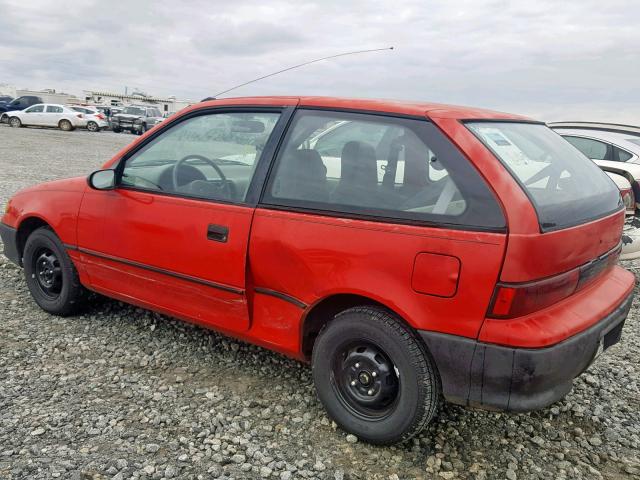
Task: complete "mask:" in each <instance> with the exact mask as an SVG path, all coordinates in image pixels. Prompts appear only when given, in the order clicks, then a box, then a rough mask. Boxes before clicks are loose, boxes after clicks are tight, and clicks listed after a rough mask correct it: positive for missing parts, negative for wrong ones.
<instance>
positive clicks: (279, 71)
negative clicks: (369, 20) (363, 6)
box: [203, 47, 393, 101]
mask: <svg viewBox="0 0 640 480" xmlns="http://www.w3.org/2000/svg"><path fill="white" fill-rule="evenodd" d="M385 50H393V47H385V48H372V49H369V50H355V51H353V52H345V53H338V54H337V55H329V56H328V57H322V58H316V59H315V60H310V61H308V62H304V63H299V64H298V65H294V66H292V67H287V68H283V69H282V70H278V71H277V72H273V73H270V74H268V75H263V76H262V77H258V78H254V79H253V80H249V81H248V82H244V83H241V84H240V85H236V86H235V87H231V88H229V89H227V90H224V91H222V92H220V93H216V94H215V95H214V96H213V97H207V98H205V99H204V100H203V101H206V100H215V99H216V97H219V96H220V95H223V94H225V93H228V92H230V91H232V90H235V89H237V88H240V87H244V86H245V85H249V84H250V83H254V82H257V81H259V80H264V79H265V78H269V77H273V76H274V75H278V74H279V73H284V72H288V71H289V70H293V69H294V68H300V67H304V66H305V65H310V64H312V63H316V62H321V61H323V60H329V59H331V58H337V57H345V56H347V55H356V54H359V53H371V52H382V51H385Z"/></svg>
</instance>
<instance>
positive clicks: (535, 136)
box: [467, 122, 621, 231]
mask: <svg viewBox="0 0 640 480" xmlns="http://www.w3.org/2000/svg"><path fill="white" fill-rule="evenodd" d="M467 126H468V128H469V129H470V130H471V131H472V132H473V133H474V134H475V135H476V136H477V137H478V138H479V139H480V140H481V141H482V142H483V143H484V144H485V145H486V146H487V147H488V148H489V149H490V150H491V151H492V152H493V153H494V154H495V155H496V157H498V158H499V159H500V160H501V162H502V163H503V164H504V165H505V167H507V169H508V170H509V171H510V172H511V173H512V175H513V176H514V177H515V179H516V180H517V181H518V183H519V184H520V186H521V187H522V188H523V189H524V191H525V192H526V193H527V195H528V196H529V198H530V199H531V201H532V202H533V205H534V207H535V208H536V211H537V213H538V219H539V221H540V227H541V228H542V230H543V231H544V230H553V229H558V228H563V227H569V226H572V225H578V224H580V223H584V222H587V221H589V220H593V219H595V218H598V217H602V216H604V215H607V214H609V213H612V212H614V211H616V210H618V209H619V208H620V207H621V200H620V192H619V191H618V189H617V187H616V186H615V184H614V183H613V182H612V181H611V179H609V178H608V177H607V175H606V174H605V173H604V172H602V170H600V168H598V166H597V165H596V164H595V163H593V162H592V161H590V160H589V159H588V158H586V157H585V156H584V155H582V154H581V153H580V152H579V151H578V150H577V149H575V148H573V147H572V146H571V145H570V144H569V143H567V142H566V141H565V140H563V138H562V137H561V136H560V135H558V134H557V133H555V132H553V131H552V130H550V129H549V128H547V127H546V126H545V125H540V124H532V123H517V122H468V123H467Z"/></svg>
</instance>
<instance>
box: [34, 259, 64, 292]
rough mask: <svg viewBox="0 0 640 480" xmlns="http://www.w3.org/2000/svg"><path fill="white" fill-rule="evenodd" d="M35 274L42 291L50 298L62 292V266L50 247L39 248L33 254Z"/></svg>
mask: <svg viewBox="0 0 640 480" xmlns="http://www.w3.org/2000/svg"><path fill="white" fill-rule="evenodd" d="M33 265H34V272H33V274H34V276H35V279H36V284H37V286H38V288H39V289H40V291H41V292H42V293H43V294H44V295H45V296H46V297H48V298H50V299H56V298H58V297H59V296H60V292H62V283H63V282H62V266H61V265H60V260H59V259H58V257H57V256H56V254H55V253H54V252H53V250H51V249H50V248H46V247H43V248H39V249H37V250H36V251H35V253H34V254H33Z"/></svg>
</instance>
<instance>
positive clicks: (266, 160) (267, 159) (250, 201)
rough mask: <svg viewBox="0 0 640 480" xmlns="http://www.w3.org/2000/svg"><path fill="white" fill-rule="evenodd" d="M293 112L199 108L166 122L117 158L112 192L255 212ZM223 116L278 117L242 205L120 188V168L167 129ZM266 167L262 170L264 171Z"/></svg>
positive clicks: (288, 108) (291, 109) (281, 108)
mask: <svg viewBox="0 0 640 480" xmlns="http://www.w3.org/2000/svg"><path fill="white" fill-rule="evenodd" d="M294 111H295V107H294V106H290V105H221V106H215V107H206V108H200V109H197V110H193V111H192V112H189V113H188V114H186V115H183V116H181V117H179V118H176V119H174V120H173V121H170V122H163V123H161V124H160V125H161V126H160V128H159V129H158V130H157V131H155V132H154V133H153V134H152V135H149V136H148V137H147V138H145V139H144V140H143V141H142V142H141V143H139V144H138V145H136V146H135V148H133V149H131V150H129V151H127V152H126V153H125V154H124V155H123V156H122V157H120V158H119V159H118V160H117V162H116V163H115V165H114V166H113V167H112V168H113V169H114V170H115V171H116V188H118V189H122V190H130V191H134V192H142V193H149V194H153V195H162V196H166V197H173V198H186V199H189V200H198V201H202V202H207V203H214V204H223V205H237V206H244V207H252V208H255V207H256V205H257V203H258V202H257V198H258V197H259V193H260V191H261V188H262V186H261V185H262V183H264V181H265V177H266V170H267V169H268V168H269V165H270V164H271V163H272V161H273V158H274V154H275V149H276V147H277V145H278V144H279V142H280V140H281V138H282V137H284V134H285V132H286V130H287V127H288V125H289V121H290V120H291V117H293V112H294ZM224 113H279V114H280V118H279V119H278V121H277V122H276V125H275V126H274V128H273V130H272V131H271V135H270V136H269V139H268V141H267V143H266V144H265V147H264V149H263V150H262V153H261V154H260V158H258V159H257V160H256V167H255V168H254V171H253V177H252V179H251V181H250V182H249V187H248V188H247V193H246V195H245V200H244V201H232V200H225V199H213V198H203V197H200V196H197V195H189V194H185V193H174V192H165V191H162V190H154V189H151V188H141V187H132V186H129V185H122V184H121V183H120V182H121V180H122V174H123V172H124V168H125V165H126V162H127V161H128V160H129V159H130V158H131V157H133V156H134V155H136V154H137V153H138V152H140V151H141V150H142V149H143V148H145V147H146V146H147V145H149V144H150V143H151V142H153V141H154V140H155V139H156V138H158V137H159V136H160V135H162V134H164V133H165V132H166V131H167V130H168V129H170V128H173V127H175V126H176V125H178V124H179V123H182V122H184V121H187V120H190V119H192V118H195V117H199V116H202V115H209V114H224ZM265 165H266V167H265Z"/></svg>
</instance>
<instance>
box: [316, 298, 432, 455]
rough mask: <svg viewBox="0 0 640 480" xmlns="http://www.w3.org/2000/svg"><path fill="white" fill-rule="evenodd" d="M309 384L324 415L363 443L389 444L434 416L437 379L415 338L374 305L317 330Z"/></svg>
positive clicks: (413, 432) (414, 431) (344, 314)
mask: <svg viewBox="0 0 640 480" xmlns="http://www.w3.org/2000/svg"><path fill="white" fill-rule="evenodd" d="M312 370H313V380H314V383H315V385H316V390H317V392H318V397H319V398H320V401H321V402H322V403H323V405H324V407H325V408H326V410H327V412H328V413H329V416H331V417H332V418H333V419H334V420H335V422H336V423H337V424H338V425H340V427H342V428H343V429H344V430H346V431H348V432H351V433H353V434H355V435H357V436H358V437H360V438H362V439H363V440H365V441H367V442H370V443H374V444H378V445H388V444H392V443H395V442H402V441H405V440H407V439H409V438H411V437H413V436H414V435H416V434H417V433H419V432H420V431H421V430H422V429H423V428H424V427H425V426H426V425H427V424H428V423H429V422H430V421H431V419H432V418H433V416H434V415H435V412H436V409H437V406H438V402H439V399H440V391H441V387H440V378H439V376H438V373H437V371H436V367H435V365H434V363H433V360H432V359H431V356H430V355H429V353H428V352H427V351H426V349H425V347H424V345H423V344H422V343H421V342H420V340H419V339H418V338H417V337H416V335H415V334H414V333H413V332H412V331H411V330H410V329H409V328H407V327H406V326H405V325H404V324H402V323H401V322H400V321H399V320H398V319H397V318H395V317H394V316H393V315H392V314H390V313H389V312H387V311H386V310H383V309H381V308H377V307H355V308H351V309H349V310H346V311H344V312H342V313H341V314H339V315H337V316H336V318H335V319H334V320H333V321H331V322H329V324H328V325H327V326H326V327H325V328H324V329H323V330H322V331H321V332H320V335H319V336H318V339H317V340H316V343H315V345H314V349H313V358H312Z"/></svg>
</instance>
